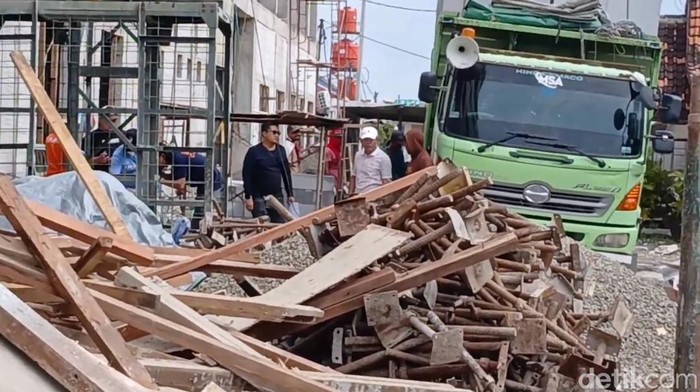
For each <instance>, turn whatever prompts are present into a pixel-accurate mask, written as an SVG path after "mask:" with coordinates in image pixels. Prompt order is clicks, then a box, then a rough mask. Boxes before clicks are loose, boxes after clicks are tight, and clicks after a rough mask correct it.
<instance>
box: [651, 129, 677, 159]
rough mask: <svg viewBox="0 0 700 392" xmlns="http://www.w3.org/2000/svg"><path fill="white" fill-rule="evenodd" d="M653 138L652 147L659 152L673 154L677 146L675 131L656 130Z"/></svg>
mask: <svg viewBox="0 0 700 392" xmlns="http://www.w3.org/2000/svg"><path fill="white" fill-rule="evenodd" d="M650 138H651V147H652V149H653V150H654V152H655V153H657V154H664V155H665V154H671V153H673V150H674V148H675V139H674V138H673V133H672V132H669V131H662V130H658V131H654V134H653V136H651V137H650Z"/></svg>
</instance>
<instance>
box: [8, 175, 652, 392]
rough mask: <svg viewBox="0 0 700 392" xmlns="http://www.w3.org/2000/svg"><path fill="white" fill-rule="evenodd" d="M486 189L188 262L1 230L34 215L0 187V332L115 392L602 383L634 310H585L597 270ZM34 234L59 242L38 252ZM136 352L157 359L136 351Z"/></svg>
mask: <svg viewBox="0 0 700 392" xmlns="http://www.w3.org/2000/svg"><path fill="white" fill-rule="evenodd" d="M0 181H1V180H0ZM489 184H490V180H488V179H486V180H481V181H478V182H475V183H472V182H471V180H470V179H469V177H468V175H467V174H466V172H465V171H463V170H458V169H457V168H454V167H451V166H449V165H447V164H441V165H439V166H438V167H432V168H429V169H426V170H424V171H423V172H420V173H416V174H414V175H411V176H408V177H406V178H404V179H401V180H397V181H394V182H392V183H389V184H387V185H385V186H382V187H380V188H378V189H375V190H373V191H370V192H368V193H366V194H363V195H361V197H355V198H352V199H349V200H346V201H343V202H339V203H336V205H334V206H331V207H327V208H324V209H322V210H319V211H316V212H314V213H312V214H310V215H308V216H305V217H302V218H300V219H289V221H288V222H287V223H286V224H282V225H279V226H276V227H274V228H270V229H267V230H264V231H261V232H258V233H256V234H253V235H250V236H248V237H245V238H241V239H239V240H238V241H235V242H232V243H229V244H227V245H225V246H223V247H220V248H216V249H212V250H197V249H186V248H158V247H145V246H141V245H138V244H136V243H134V242H132V241H129V240H127V239H124V238H123V237H119V236H117V235H115V234H112V233H109V232H107V231H105V230H101V229H96V228H91V227H89V225H87V226H88V227H84V225H83V226H82V227H80V225H79V224H78V223H76V222H72V221H69V219H70V218H67V217H65V216H63V215H62V214H60V213H55V214H54V219H59V220H64V221H63V224H62V225H57V224H51V223H50V221H48V220H46V219H43V220H42V221H41V222H39V220H37V218H36V217H32V216H23V217H22V218H21V219H15V218H13V214H17V211H25V210H26V211H32V208H30V207H27V208H24V207H23V206H22V204H21V200H22V199H21V198H17V197H14V196H13V195H14V194H13V193H12V192H13V188H12V186H11V183H10V184H9V185H8V186H5V184H2V183H0V207H1V209H2V211H3V213H4V214H5V215H6V217H7V218H8V221H10V222H11V223H12V225H13V228H14V229H15V231H16V232H17V233H20V234H19V235H20V237H19V238H17V237H5V238H4V240H5V241H6V243H5V244H4V246H0V253H2V254H5V255H7V254H8V252H11V253H10V254H12V255H14V256H15V259H10V258H0V278H1V279H2V280H3V281H5V282H8V283H6V284H5V286H4V289H3V290H2V291H0V294H2V295H1V296H0V311H2V312H3V313H4V315H5V316H6V317H5V319H6V320H11V321H9V322H10V323H11V324H8V325H6V326H5V328H2V329H0V330H1V331H2V334H3V336H5V337H6V338H7V339H8V340H9V341H10V342H13V343H14V344H17V345H19V347H20V348H22V347H25V346H23V343H21V342H18V341H13V338H14V339H16V338H17V336H16V335H15V334H14V333H13V331H11V328H9V327H10V325H12V326H15V327H14V328H15V329H16V328H18V327H17V326H20V327H21V326H26V327H27V328H29V325H30V324H31V323H34V322H36V323H40V324H41V325H42V330H41V331H32V333H33V335H32V341H33V342H35V344H37V345H38V346H37V348H36V349H34V350H32V349H26V351H25V353H26V354H27V355H29V356H30V357H32V358H33V359H34V360H35V361H38V362H39V363H49V366H63V367H65V366H68V362H67V357H62V356H59V357H57V358H54V359H53V360H52V361H48V362H47V361H46V360H45V358H43V357H42V355H44V354H42V353H44V352H50V351H51V348H53V349H57V348H55V347H54V345H56V344H60V345H64V346H71V347H73V346H74V347H78V346H76V344H77V343H76V342H78V343H80V344H81V345H82V347H84V348H85V350H87V351H85V355H83V356H81V357H80V363H81V364H82V363H86V364H87V365H85V366H87V368H89V366H95V365H94V364H95V363H99V362H104V361H108V362H110V363H112V364H113V367H111V368H105V369H108V370H104V369H103V371H104V372H106V373H105V374H104V377H106V378H108V379H109V380H110V382H112V383H114V385H119V386H120V387H122V388H127V387H128V388H129V390H146V389H148V388H152V387H153V386H154V385H159V386H161V387H163V386H165V387H171V388H177V389H181V390H190V391H198V390H201V389H202V388H203V387H204V385H203V384H202V380H208V381H216V382H217V384H219V386H220V387H222V388H224V390H233V389H235V388H239V389H240V388H243V389H244V390H256V389H257V390H284V391H288V390H289V391H295V390H298V391H304V392H306V391H317V390H318V391H322V390H323V391H326V390H336V387H337V386H343V387H348V386H355V387H358V388H359V387H360V386H364V387H366V386H370V385H372V386H376V387H377V388H379V389H378V390H389V389H391V390H396V388H400V389H399V390H406V391H408V390H434V391H442V390H445V391H447V390H450V391H457V390H493V391H495V390H503V388H505V389H507V390H510V389H516V390H534V389H533V388H535V389H537V388H553V387H557V388H568V387H569V386H572V385H573V384H572V383H575V380H577V379H579V378H580V377H581V376H582V373H580V372H581V369H582V368H586V367H588V368H590V369H594V368H595V369H596V372H600V371H601V369H603V371H610V370H611V369H614V366H615V362H614V360H613V359H614V358H615V356H617V355H618V351H619V350H618V349H619V347H620V346H621V345H624V344H625V343H624V342H626V341H627V340H628V339H630V337H632V338H634V337H635V336H636V335H635V334H636V333H637V332H635V331H637V329H636V328H634V327H633V325H634V324H636V323H637V321H636V320H635V316H634V315H633V314H632V313H631V312H630V311H629V309H628V305H627V304H628V303H632V302H631V299H630V298H626V297H625V293H612V294H611V295H610V296H608V297H604V298H603V300H604V301H606V302H612V303H606V305H601V306H604V309H607V311H608V313H607V314H604V315H601V314H598V313H592V312H587V311H586V310H585V309H586V306H585V305H584V303H583V300H584V297H585V294H586V290H587V289H590V285H587V283H586V282H588V280H589V278H590V275H591V271H593V273H594V275H595V269H596V268H597V263H593V262H590V261H589V260H588V257H589V256H587V255H586V252H585V250H581V249H580V247H579V246H578V244H576V243H569V242H568V239H567V238H565V237H564V236H563V235H562V230H561V222H560V221H559V220H557V219H555V220H554V221H553V222H552V224H551V225H550V226H548V227H540V226H536V225H534V224H533V223H531V222H530V221H528V220H527V219H525V218H523V217H521V216H519V215H517V214H514V213H511V212H509V211H508V210H507V209H506V208H504V207H502V206H499V205H496V204H493V203H491V202H490V201H489V200H487V199H486V198H484V197H483V196H482V195H481V192H480V190H481V189H483V188H484V187H486V186H488V185H489ZM12 203H19V204H16V205H13V204H12ZM39 212H42V211H39ZM35 213H36V212H35ZM43 213H44V214H45V211H43ZM42 224H43V225H48V226H51V227H52V228H54V230H56V231H57V232H58V233H61V234H64V235H68V236H69V237H71V238H72V239H70V238H60V239H58V238H57V239H51V240H50V241H48V242H46V241H45V242H41V243H45V244H47V245H46V246H47V248H43V247H42V246H39V247H36V246H35V245H36V244H40V241H41V240H40V239H38V238H36V237H34V236H33V234H32V233H38V232H39V231H40V229H38V228H37V226H41V225H42ZM76 227H78V228H81V229H82V231H81V232H80V233H76ZM87 236H90V238H92V240H91V241H87V238H86V237H87ZM86 241H87V242H86ZM0 245H2V243H0ZM3 249H4V250H3ZM51 252H52V253H51ZM55 252H61V253H62V254H63V255H64V256H63V257H64V258H65V260H66V261H65V262H60V259H56V260H54V259H51V257H49V256H48V254H49V253H51V254H52V255H55ZM18 256H19V257H18ZM137 256H138V257H137ZM149 260H150V261H149ZM56 261H59V263H56ZM69 265H73V266H74V267H73V268H72V269H66V266H69ZM61 266H63V267H61ZM60 268H62V269H61V271H62V272H61V275H60V276H61V277H60V278H59V279H58V280H56V277H55V273H56V272H55V271H56V269H60ZM15 270H22V271H25V273H23V274H16V273H13V271H15ZM193 271H202V272H204V273H206V274H207V275H208V278H207V279H205V280H204V281H203V282H202V283H201V284H200V285H199V286H198V287H197V291H198V292H187V291H178V290H174V289H173V286H175V287H180V286H181V285H182V282H183V281H182V279H183V277H187V276H188V273H190V272H193ZM9 282H11V283H9ZM54 285H56V286H54ZM594 285H595V284H594ZM67 287H71V289H70V290H69V291H68V292H66V291H64V288H67ZM594 292H596V291H595V290H594ZM618 294H619V295H618ZM236 296H241V297H243V296H245V297H247V298H236ZM9 304H12V306H14V308H13V307H12V306H9ZM60 304H69V305H72V306H69V307H66V306H59V305H60ZM636 306H637V305H635V307H634V308H633V309H632V310H636ZM15 309H17V310H15ZM76 309H79V310H78V311H76ZM595 309H598V308H595ZM18 310H21V311H22V313H17V311H18ZM20 314H22V315H25V314H31V315H34V316H32V317H33V318H32V319H23V318H22V317H24V316H22V317H20ZM75 316H77V317H75ZM107 317H109V318H110V319H112V320H116V321H119V322H121V324H119V323H117V324H113V323H109V322H107ZM604 323H607V324H610V325H612V330H607V329H604V328H598V324H600V326H601V327H604ZM0 326H2V325H0ZM642 327H644V328H647V327H646V326H645V325H642ZM659 327H661V325H656V326H655V331H657V329H658V328H659ZM110 331H111V332H110ZM150 336H154V337H158V338H159V339H160V340H161V341H164V342H169V343H167V344H162V345H160V346H159V345H154V344H149V345H145V344H143V343H142V341H143V338H148V337H150ZM93 341H94V343H92V342H93ZM266 342H269V343H272V344H269V343H266ZM634 344H636V343H634V342H633V343H631V345H632V346H633V347H634ZM50 347H51V348H50ZM159 347H160V348H159ZM25 348H26V347H25ZM81 355H82V354H81ZM624 355H625V354H624V353H623V354H620V357H621V358H622V360H624V359H625V358H626V357H625V356H624ZM62 358H63V359H62ZM42 361H43V362H42ZM95 361H97V362H95ZM73 362H75V361H73ZM104 363H106V362H104ZM91 364H92V365H91ZM254 364H255V365H254ZM281 364H284V365H281ZM584 365H585V366H584ZM156 369H158V370H157V371H156ZM175 369H178V370H175ZM249 369H257V370H256V371H255V372H254V373H252V372H251V371H250V370H249ZM590 369H589V370H590ZM47 370H48V369H47ZM587 371H588V370H587ZM591 371H592V370H591ZM169 372H170V373H169ZM172 372H178V374H179V375H180V376H178V377H168V376H167V375H168V374H172ZM49 373H50V372H49ZM183 374H190V375H194V374H196V375H198V377H185V376H184V375H183ZM465 374H470V375H471V376H470V377H466V378H465V377H463V375H465ZM78 379H79V380H80V381H81V382H84V383H89V382H98V381H95V380H92V379H90V378H89V375H88V374H87V372H83V373H78ZM401 379H402V380H401ZM58 381H59V382H61V381H63V383H64V384H65V383H67V382H69V380H63V379H61V378H60V377H59V380H58ZM70 382H73V380H70ZM137 386H138V387H141V388H142V389H138V388H137ZM334 386H335V387H334ZM143 388H146V389H143ZM392 388H393V389H392ZM460 388H461V389H460ZM105 390H109V389H108V388H107V389H105Z"/></svg>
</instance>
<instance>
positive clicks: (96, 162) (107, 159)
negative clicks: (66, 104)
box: [44, 106, 223, 228]
mask: <svg viewBox="0 0 700 392" xmlns="http://www.w3.org/2000/svg"><path fill="white" fill-rule="evenodd" d="M102 109H104V110H107V111H108V112H107V113H106V114H105V115H104V116H100V118H99V120H98V122H97V127H96V128H95V129H93V130H92V131H90V132H88V133H87V135H85V137H83V139H82V141H81V149H82V151H83V153H84V154H85V157H86V159H87V161H88V163H90V165H91V167H92V169H93V170H98V171H104V172H107V173H110V174H112V175H113V176H115V177H116V178H117V179H119V181H120V182H121V183H122V184H123V185H124V186H125V188H127V189H130V190H132V191H133V190H134V189H135V188H136V174H137V170H138V161H137V155H136V151H133V150H132V149H130V148H129V147H128V146H127V145H126V144H125V143H123V142H122V140H121V139H120V138H119V137H118V136H117V133H116V131H115V128H116V126H117V125H118V121H119V115H118V114H117V113H116V112H109V110H110V109H113V107H111V106H105V107H103V108H102ZM124 134H125V136H126V137H127V139H128V140H129V141H130V142H131V144H132V145H135V144H136V143H137V141H136V137H137V130H136V129H134V128H132V129H129V130H127V131H125V132H124ZM44 143H45V148H46V160H47V170H46V176H52V175H56V174H59V173H63V172H66V171H68V170H69V167H68V159H67V158H66V156H65V153H64V152H63V148H62V147H61V143H60V141H59V139H58V137H57V136H56V134H55V133H54V132H53V131H51V132H50V133H49V135H47V137H46V139H45V141H44ZM205 167H206V156H205V155H203V154H197V153H192V152H188V151H163V152H161V153H160V155H159V159H158V171H159V174H160V178H161V183H162V184H163V185H166V186H170V187H172V188H173V189H175V193H176V196H178V197H186V195H187V188H188V186H189V187H193V188H195V189H196V196H195V197H196V198H197V199H203V198H204V193H205V189H206V174H205V173H206V170H205ZM222 189H223V181H222V176H221V172H220V171H219V169H218V168H216V169H214V170H213V192H214V193H213V195H214V198H215V199H220V194H221V191H222ZM203 215H204V209H203V207H197V208H195V209H194V216H195V217H194V219H193V220H192V227H193V228H197V227H198V223H199V221H200V220H201V218H202V217H203Z"/></svg>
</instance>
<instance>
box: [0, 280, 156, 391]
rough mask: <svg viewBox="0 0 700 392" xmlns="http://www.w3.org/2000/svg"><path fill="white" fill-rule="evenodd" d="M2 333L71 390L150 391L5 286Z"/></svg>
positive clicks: (0, 303)
mask: <svg viewBox="0 0 700 392" xmlns="http://www.w3.org/2000/svg"><path fill="white" fill-rule="evenodd" d="M0 334H1V335H2V336H4V337H5V338H6V339H7V340H8V341H10V342H11V343H12V344H13V345H15V346H16V347H17V348H18V349H20V350H22V351H23V352H24V353H25V354H26V355H27V356H28V357H30V358H31V359H32V360H33V361H34V362H36V363H37V364H38V365H39V366H40V367H41V368H42V369H44V371H46V373H48V374H49V375H50V376H51V377H52V378H54V379H55V380H56V381H58V382H59V383H60V384H61V385H63V386H64V387H65V388H66V389H68V390H69V391H104V392H123V391H134V392H146V391H149V390H150V389H146V388H144V387H143V386H141V385H139V384H138V383H136V382H135V381H133V380H130V379H129V378H128V377H126V376H124V375H122V374H120V373H119V372H117V371H115V370H114V369H112V368H110V367H108V366H104V365H103V364H101V363H100V362H99V361H98V360H97V358H95V357H94V356H93V355H92V354H90V353H88V352H87V351H85V350H84V349H83V348H82V347H80V346H79V345H78V344H77V343H75V342H74V341H72V340H70V339H68V338H67V337H65V336H63V334H61V333H60V332H59V331H58V330H57V329H56V328H54V327H53V326H52V325H51V324H49V322H48V321H46V320H44V319H43V318H41V316H39V315H38V314H36V312H34V311H33V310H32V309H30V308H29V306H27V304H25V303H24V302H22V301H21V300H20V299H19V298H17V297H16V296H15V295H14V294H12V293H11V292H10V291H9V290H8V289H7V288H6V287H4V286H2V285H0ZM5 370H7V369H4V370H3V371H5Z"/></svg>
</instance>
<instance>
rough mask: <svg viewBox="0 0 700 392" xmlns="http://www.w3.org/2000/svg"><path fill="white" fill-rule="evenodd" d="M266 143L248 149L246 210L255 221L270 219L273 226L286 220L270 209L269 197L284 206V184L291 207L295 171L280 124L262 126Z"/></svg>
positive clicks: (244, 186)
mask: <svg viewBox="0 0 700 392" xmlns="http://www.w3.org/2000/svg"><path fill="white" fill-rule="evenodd" d="M260 129H261V131H262V132H261V134H262V141H261V142H260V143H258V144H256V145H255V146H252V147H250V148H249V149H248V152H246V154H245V158H244V159H243V191H244V193H245V207H246V209H247V210H248V211H250V212H251V213H252V214H253V217H256V218H257V217H259V216H263V215H267V216H269V217H270V221H271V222H273V223H284V222H285V221H284V218H282V216H281V215H280V214H279V213H278V212H277V211H276V210H274V209H273V208H270V207H268V205H267V203H266V202H265V196H267V195H272V196H274V197H275V198H276V199H277V200H278V201H279V202H280V203H282V205H284V198H283V195H282V184H283V183H284V189H285V191H287V203H288V204H292V203H293V202H294V192H293V190H292V171H291V168H290V164H289V160H288V159H287V151H286V150H285V148H284V147H283V146H281V145H280V144H279V140H280V131H279V127H278V126H277V124H274V123H269V122H265V123H263V124H262V125H261V126H260Z"/></svg>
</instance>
